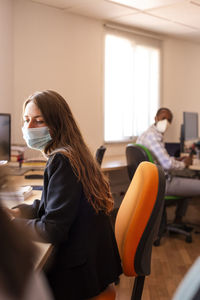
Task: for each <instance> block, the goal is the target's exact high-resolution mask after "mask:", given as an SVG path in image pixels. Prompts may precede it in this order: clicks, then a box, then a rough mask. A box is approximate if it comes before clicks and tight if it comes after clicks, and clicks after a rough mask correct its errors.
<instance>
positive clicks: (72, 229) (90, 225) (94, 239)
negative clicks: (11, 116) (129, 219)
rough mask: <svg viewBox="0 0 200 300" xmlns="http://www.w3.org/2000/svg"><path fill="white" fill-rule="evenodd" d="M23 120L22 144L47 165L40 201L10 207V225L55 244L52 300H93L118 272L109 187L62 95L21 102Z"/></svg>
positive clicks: (35, 96) (47, 94)
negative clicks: (39, 153) (42, 156)
mask: <svg viewBox="0 0 200 300" xmlns="http://www.w3.org/2000/svg"><path fill="white" fill-rule="evenodd" d="M23 118H24V126H23V136H24V139H25V140H26V143H27V145H28V146H29V147H31V148H34V149H38V150H41V151H42V152H43V153H44V154H45V155H46V157H47V158H48V161H47V165H46V168H45V171H44V187H43V193H42V198H41V201H39V200H35V201H34V203H33V205H31V206H29V205H20V206H18V208H15V209H14V210H13V215H15V217H16V219H15V222H20V223H24V224H25V225H26V226H27V227H29V228H31V230H32V232H33V234H34V236H35V238H36V239H41V238H42V239H43V240H44V241H46V242H50V243H52V244H53V245H54V253H53V257H52V260H51V263H50V265H49V266H48V268H47V269H46V275H47V278H48V281H49V283H50V286H51V287H52V290H53V292H54V296H55V298H56V300H62V299H70V300H73V299H75V300H79V299H88V298H90V297H94V296H96V295H98V294H99V293H101V292H102V291H103V290H104V289H105V288H106V287H107V286H108V285H109V284H110V283H112V282H114V281H115V280H117V278H118V276H119V275H120V274H121V273H122V269H121V263H120V258H119V254H118V249H117V244H116V241H115V237H114V233H113V230H112V226H111V224H110V219H109V213H110V211H111V210H112V207H113V199H112V196H111V193H110V189H109V183H108V181H107V178H106V177H105V176H104V174H103V173H102V172H101V169H100V167H99V165H98V164H97V163H96V161H95V160H94V158H93V156H92V154H91V153H90V150H89V149H88V147H87V145H86V144H85V142H84V139H83V137H82V135H81V132H80V130H79V128H78V126H77V124H76V122H75V119H74V117H73V115H72V112H71V110H70V108H69V106H68V104H67V102H66V101H65V99H64V98H63V97H62V96H61V95H59V94H58V93H56V92H54V91H51V90H46V91H43V92H36V93H35V94H33V95H32V96H30V97H29V98H28V99H27V100H26V102H25V103H24V112H23Z"/></svg>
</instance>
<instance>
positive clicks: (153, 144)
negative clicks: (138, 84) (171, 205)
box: [136, 107, 200, 222]
mask: <svg viewBox="0 0 200 300" xmlns="http://www.w3.org/2000/svg"><path fill="white" fill-rule="evenodd" d="M172 119H173V115H172V112H171V111H170V110H169V109H168V108H165V107H162V108H160V109H159V110H158V111H157V113H156V116H155V123H154V124H153V125H152V126H150V127H149V128H148V129H147V130H146V131H145V132H143V133H142V135H141V136H140V137H138V139H137V141H136V143H137V144H141V145H143V146H145V147H147V148H148V149H149V150H150V151H151V152H152V154H153V155H154V156H155V158H156V160H157V161H158V163H159V164H160V165H161V166H162V167H163V169H164V170H165V172H166V178H167V180H166V195H174V196H184V197H188V198H189V197H198V196H200V181H199V180H198V179H194V178H190V177H191V176H190V175H191V174H190V173H192V172H190V170H188V169H187V167H188V166H189V165H191V164H192V157H191V156H186V157H183V158H182V159H181V158H179V159H177V158H175V157H172V156H170V155H169V154H168V152H167V150H166V149H165V145H164V141H163V135H164V133H165V132H166V130H167V128H168V127H169V125H170V124H171V122H172ZM187 175H188V178H187V177H186V176H187ZM182 176H184V177H182ZM186 208H187V201H186V200H182V201H180V203H179V205H178V206H177V210H176V219H175V222H180V221H181V219H182V217H183V216H184V215H185V212H186Z"/></svg>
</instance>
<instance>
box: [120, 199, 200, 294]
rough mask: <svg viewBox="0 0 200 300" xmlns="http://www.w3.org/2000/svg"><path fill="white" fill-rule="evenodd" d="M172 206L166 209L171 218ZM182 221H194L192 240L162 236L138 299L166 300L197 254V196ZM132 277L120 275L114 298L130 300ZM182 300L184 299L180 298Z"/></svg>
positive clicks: (199, 219)
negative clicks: (189, 241) (187, 241)
mask: <svg viewBox="0 0 200 300" xmlns="http://www.w3.org/2000/svg"><path fill="white" fill-rule="evenodd" d="M173 216H174V207H169V208H168V218H169V219H173ZM184 221H187V222H189V223H194V224H198V225H195V226H194V230H193V233H192V236H193V242H192V243H190V244H189V243H186V242H185V238H184V237H183V236H181V235H176V234H173V235H170V236H168V235H166V236H164V237H163V238H162V240H161V244H160V246H159V247H153V251H152V263H151V274H150V275H149V276H147V277H146V279H145V283H144V290H143V296H142V300H170V299H171V298H172V295H173V293H174V291H175V290H176V288H177V286H178V284H179V283H180V281H181V279H182V278H183V276H184V275H185V273H186V272H187V270H188V269H189V268H190V266H191V265H192V264H193V262H194V261H195V259H196V258H197V257H198V256H199V255H200V233H198V232H200V199H196V200H193V201H191V203H190V205H189V207H188V210H187V214H186V217H185V219H184ZM133 282H134V279H133V278H128V277H125V276H124V275H122V276H121V277H120V283H119V284H118V285H117V286H116V289H117V300H130V296H131V291H132V286H133ZM183 300H184V299H183Z"/></svg>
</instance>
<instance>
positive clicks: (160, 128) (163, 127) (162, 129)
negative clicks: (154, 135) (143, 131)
mask: <svg viewBox="0 0 200 300" xmlns="http://www.w3.org/2000/svg"><path fill="white" fill-rule="evenodd" d="M169 125H170V123H169V122H168V121H167V119H164V120H161V121H158V122H157V123H156V128H157V130H158V131H159V132H161V133H164V132H165V131H166V130H167V128H168V127H169Z"/></svg>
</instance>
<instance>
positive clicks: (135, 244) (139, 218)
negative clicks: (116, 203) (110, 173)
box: [115, 162, 165, 276]
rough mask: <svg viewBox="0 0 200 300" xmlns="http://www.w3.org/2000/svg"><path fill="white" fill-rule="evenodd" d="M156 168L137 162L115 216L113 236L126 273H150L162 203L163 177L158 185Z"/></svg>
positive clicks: (151, 164)
mask: <svg viewBox="0 0 200 300" xmlns="http://www.w3.org/2000/svg"><path fill="white" fill-rule="evenodd" d="M160 171H161V173H162V170H161V169H159V167H158V166H156V165H155V164H153V163H150V162H142V163H140V165H139V166H138V168H137V170H136V172H135V174H134V177H133V179H132V181H131V183H130V186H129V188H128V190H127V192H126V194H125V197H124V199H123V201H122V204H121V206H120V208H119V211H118V214H117V217H116V223H115V236H116V240H117V244H118V248H119V253H120V256H121V260H122V265H123V271H124V274H125V275H127V276H138V275H148V273H150V258H151V249H152V244H153V237H152V234H154V231H155V230H157V229H158V224H157V225H156V222H157V223H159V221H160V218H161V213H162V209H163V205H164V191H165V178H164V174H161V177H162V185H161V186H159V183H160V173H159V172H160ZM158 196H159V197H158ZM159 199H160V200H159ZM158 200H159V201H158ZM156 204H158V205H156ZM155 209H156V210H155ZM156 226H157V229H156ZM145 264H146V266H145ZM148 264H149V266H148ZM143 273H147V274H143Z"/></svg>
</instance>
